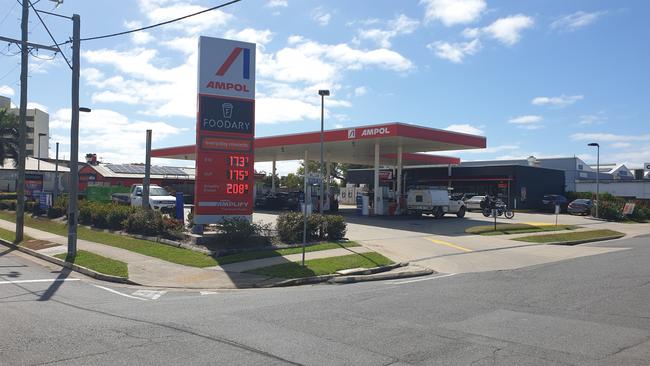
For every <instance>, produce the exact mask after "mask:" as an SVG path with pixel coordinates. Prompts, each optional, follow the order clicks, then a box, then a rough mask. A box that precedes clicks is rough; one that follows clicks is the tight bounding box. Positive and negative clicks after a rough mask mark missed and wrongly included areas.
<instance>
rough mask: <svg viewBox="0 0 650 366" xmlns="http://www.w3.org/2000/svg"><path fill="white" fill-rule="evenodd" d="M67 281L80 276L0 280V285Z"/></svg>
mask: <svg viewBox="0 0 650 366" xmlns="http://www.w3.org/2000/svg"><path fill="white" fill-rule="evenodd" d="M64 281H65V282H67V281H81V279H80V278H48V279H43V280H17V281H0V285H10V284H13V283H37V282H64Z"/></svg>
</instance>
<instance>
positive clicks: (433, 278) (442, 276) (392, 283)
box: [389, 273, 456, 285]
mask: <svg viewBox="0 0 650 366" xmlns="http://www.w3.org/2000/svg"><path fill="white" fill-rule="evenodd" d="M455 275H456V273H449V274H446V275H441V276H434V277H427V278H418V279H417V280H408V281H398V282H389V283H390V284H391V285H403V284H405V283H413V282H421V281H430V280H437V279H438V278H444V277H451V276H455Z"/></svg>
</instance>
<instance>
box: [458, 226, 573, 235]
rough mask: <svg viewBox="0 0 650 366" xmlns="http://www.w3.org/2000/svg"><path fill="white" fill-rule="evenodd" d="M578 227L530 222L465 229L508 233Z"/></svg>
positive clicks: (483, 233) (481, 232)
mask: <svg viewBox="0 0 650 366" xmlns="http://www.w3.org/2000/svg"><path fill="white" fill-rule="evenodd" d="M577 228H578V227H577V226H575V225H558V226H557V227H556V226H555V225H552V224H550V225H531V224H497V230H496V231H495V230H494V225H480V226H472V227H470V228H467V229H465V232H466V233H468V234H478V235H508V234H525V233H537V232H541V231H562V230H575V229H577Z"/></svg>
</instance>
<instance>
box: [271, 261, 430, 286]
mask: <svg viewBox="0 0 650 366" xmlns="http://www.w3.org/2000/svg"><path fill="white" fill-rule="evenodd" d="M408 265H409V263H408V262H402V263H395V264H390V265H386V266H379V267H373V268H368V269H364V270H361V271H359V272H358V273H356V274H354V275H345V276H342V275H339V274H331V275H323V276H312V277H303V278H292V279H288V280H284V281H280V282H276V283H272V284H268V285H264V286H260V287H287V286H300V285H314V284H318V283H323V282H327V283H329V284H343V283H355V282H364V281H381V280H394V279H399V278H407V277H418V276H427V275H430V274H434V273H436V271H434V270H431V269H428V268H426V269H418V270H413V271H404V272H394V273H383V272H388V271H391V270H393V269H396V268H400V267H406V266H408Z"/></svg>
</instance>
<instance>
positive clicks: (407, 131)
mask: <svg viewBox="0 0 650 366" xmlns="http://www.w3.org/2000/svg"><path fill="white" fill-rule="evenodd" d="M323 140H324V158H325V159H326V160H327V161H332V162H338V163H350V164H363V165H373V164H374V163H375V152H376V151H377V149H378V150H379V151H380V154H379V164H380V165H396V164H397V160H398V159H397V156H398V151H400V150H401V152H402V164H403V165H404V166H409V165H411V166H412V165H434V164H445V165H446V164H459V163H460V159H459V158H454V157H447V156H436V155H431V154H423V152H436V151H450V150H466V149H480V148H485V147H486V140H485V137H483V136H476V135H469V134H465V133H459V132H452V131H447V130H440V129H435V128H429V127H422V126H415V125H411V124H405V123H397V122H396V123H386V124H380V125H370V126H360V127H353V128H352V127H351V128H342V129H334V130H326V131H324V133H323ZM320 141H321V133H320V131H316V132H307V133H296V134H289V135H278V136H268V137H257V138H255V142H254V152H255V162H256V163H259V162H271V161H284V160H301V159H304V158H305V155H307V156H308V158H309V159H310V160H318V159H319V158H320ZM151 156H152V157H156V158H168V159H183V160H195V158H196V146H195V145H186V146H177V147H167V148H160V149H154V150H152V152H151Z"/></svg>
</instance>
